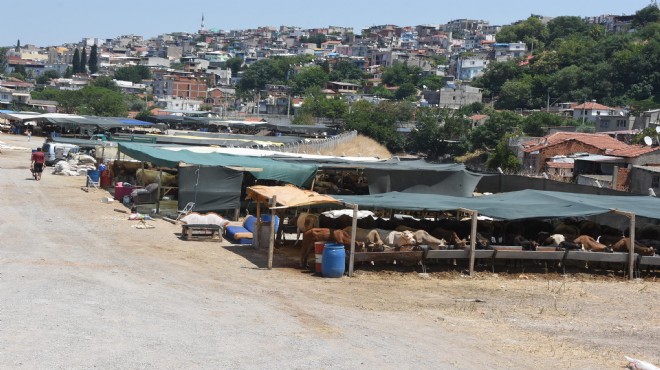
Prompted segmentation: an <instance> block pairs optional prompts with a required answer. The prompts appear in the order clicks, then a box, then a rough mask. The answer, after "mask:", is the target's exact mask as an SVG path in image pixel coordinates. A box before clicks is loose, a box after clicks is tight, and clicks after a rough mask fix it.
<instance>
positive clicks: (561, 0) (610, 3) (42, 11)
mask: <svg viewBox="0 0 660 370" xmlns="http://www.w3.org/2000/svg"><path fill="white" fill-rule="evenodd" d="M3 3H4V4H2V5H0V14H2V15H3V16H2V26H3V27H2V32H0V46H13V45H16V43H17V41H18V40H20V42H21V45H26V44H32V45H36V46H53V45H60V44H64V43H76V42H79V41H81V40H82V39H83V38H86V37H96V38H101V39H108V38H115V37H117V36H120V35H129V34H133V35H140V36H143V37H144V38H145V39H146V38H151V37H155V36H158V35H160V34H164V33H170V32H189V33H193V32H196V31H197V30H199V29H200V25H201V18H202V14H204V19H205V22H204V26H205V28H206V29H210V28H216V29H222V30H230V29H246V28H256V27H259V26H275V27H278V26H280V25H288V26H299V27H303V28H322V27H327V26H330V25H332V26H344V27H353V28H354V32H355V33H357V34H359V33H360V31H361V30H362V28H366V27H369V26H374V25H381V24H395V25H398V26H416V25H420V24H442V23H446V22H448V21H450V20H453V19H460V18H469V19H483V20H486V21H489V22H490V24H491V25H505V24H509V23H511V22H515V21H517V20H521V19H525V18H527V17H529V16H530V15H531V14H539V15H544V16H560V15H575V16H581V17H584V16H598V15H603V14H616V15H621V14H626V15H632V14H634V13H635V12H636V11H637V10H639V9H641V8H643V7H645V6H647V5H649V4H650V1H649V0H552V1H534V0H504V1H503V0H499V1H498V0H471V1H446V0H417V1H402V0H369V1H366V0H362V1H359V0H357V1H356V0H335V1H318V0H304V1H300V0H289V1H274V0H270V1H266V0H250V1H236V0H234V1H226V0H185V1H181V0H178V1H174V0H159V1H154V0H113V1H89V0H32V1H25V0H23V1H7V2H4V1H3Z"/></svg>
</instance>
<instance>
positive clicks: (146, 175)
mask: <svg viewBox="0 0 660 370" xmlns="http://www.w3.org/2000/svg"><path fill="white" fill-rule="evenodd" d="M135 177H136V178H137V182H138V184H139V185H149V184H154V183H156V184H157V183H158V178H159V177H160V171H155V170H146V169H144V170H143V169H141V168H140V169H139V170H137V171H136V172H135ZM160 184H161V186H177V178H176V176H175V175H171V174H169V173H167V172H163V178H162V180H161V182H160Z"/></svg>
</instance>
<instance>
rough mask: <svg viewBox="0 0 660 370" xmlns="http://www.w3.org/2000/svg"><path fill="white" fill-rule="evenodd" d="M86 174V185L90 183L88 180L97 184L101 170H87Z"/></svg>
mask: <svg viewBox="0 0 660 370" xmlns="http://www.w3.org/2000/svg"><path fill="white" fill-rule="evenodd" d="M87 176H88V177H89V178H88V179H87V186H89V185H90V183H89V182H90V181H91V182H93V183H95V184H97V185H98V184H99V180H100V178H101V171H99V170H87Z"/></svg>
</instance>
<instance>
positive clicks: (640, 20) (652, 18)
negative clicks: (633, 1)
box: [632, 4, 660, 29]
mask: <svg viewBox="0 0 660 370" xmlns="http://www.w3.org/2000/svg"><path fill="white" fill-rule="evenodd" d="M657 22H660V9H658V6H657V5H655V4H651V5H648V6H646V7H644V8H642V9H640V10H638V11H637V12H636V13H635V16H634V17H633V22H632V27H633V28H635V29H640V28H642V27H644V26H646V25H647V24H649V23H657Z"/></svg>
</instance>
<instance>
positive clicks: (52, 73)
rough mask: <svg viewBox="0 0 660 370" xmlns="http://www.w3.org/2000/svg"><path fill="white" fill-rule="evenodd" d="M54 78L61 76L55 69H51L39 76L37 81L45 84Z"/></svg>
mask: <svg viewBox="0 0 660 370" xmlns="http://www.w3.org/2000/svg"><path fill="white" fill-rule="evenodd" d="M53 78H60V74H59V73H58V72H57V71H56V70H54V69H49V70H47V71H45V72H44V73H42V74H41V76H39V77H37V83H38V84H41V85H45V84H47V83H48V82H50V80H51V79H53Z"/></svg>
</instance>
